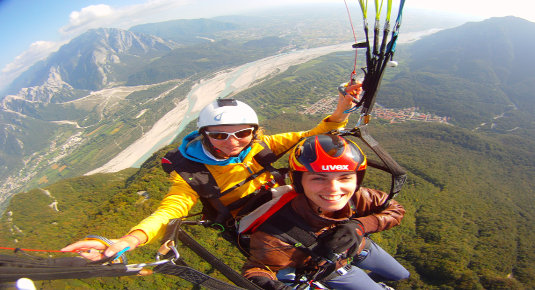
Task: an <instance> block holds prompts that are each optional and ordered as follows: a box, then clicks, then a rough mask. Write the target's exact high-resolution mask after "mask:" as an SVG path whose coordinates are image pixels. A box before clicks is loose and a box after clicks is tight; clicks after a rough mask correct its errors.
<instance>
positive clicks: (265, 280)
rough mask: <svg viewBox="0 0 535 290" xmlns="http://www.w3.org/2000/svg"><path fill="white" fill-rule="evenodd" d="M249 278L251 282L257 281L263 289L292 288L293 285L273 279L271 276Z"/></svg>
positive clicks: (289, 289) (288, 289) (287, 289)
mask: <svg viewBox="0 0 535 290" xmlns="http://www.w3.org/2000/svg"><path fill="white" fill-rule="evenodd" d="M249 280H251V282H253V283H255V284H256V285H258V286H260V287H262V289H265V290H291V289H293V288H292V287H290V286H288V285H286V284H284V283H282V282H281V281H278V280H272V279H271V278H269V277H266V276H253V277H250V278H249Z"/></svg>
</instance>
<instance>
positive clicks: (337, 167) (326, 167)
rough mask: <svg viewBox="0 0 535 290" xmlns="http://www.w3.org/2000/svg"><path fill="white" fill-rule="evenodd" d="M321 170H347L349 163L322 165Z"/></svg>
mask: <svg viewBox="0 0 535 290" xmlns="http://www.w3.org/2000/svg"><path fill="white" fill-rule="evenodd" d="M321 170H349V165H322V166H321Z"/></svg>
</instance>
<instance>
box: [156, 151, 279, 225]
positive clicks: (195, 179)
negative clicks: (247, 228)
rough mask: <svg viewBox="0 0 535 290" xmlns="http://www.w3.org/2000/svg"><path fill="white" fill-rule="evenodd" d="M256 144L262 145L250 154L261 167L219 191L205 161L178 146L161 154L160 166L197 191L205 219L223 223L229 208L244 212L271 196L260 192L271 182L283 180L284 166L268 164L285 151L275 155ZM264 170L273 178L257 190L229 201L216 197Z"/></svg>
mask: <svg viewBox="0 0 535 290" xmlns="http://www.w3.org/2000/svg"><path fill="white" fill-rule="evenodd" d="M260 145H261V146H262V147H263V149H262V150H261V151H260V152H258V153H257V154H256V155H255V156H254V157H253V158H254V159H255V160H256V162H258V164H260V165H261V166H262V167H263V168H262V169H261V170H260V171H258V172H256V173H252V174H251V175H250V176H248V177H247V178H246V179H244V180H242V181H241V182H239V183H237V184H236V185H234V186H232V187H230V188H228V189H226V190H225V191H221V188H220V187H219V185H218V184H217V182H216V180H215V178H214V177H213V175H212V174H211V173H210V171H209V170H208V168H206V165H205V164H203V163H199V162H195V161H192V160H190V159H188V158H186V157H184V156H183V155H182V153H181V152H180V151H179V150H178V148H177V149H173V150H171V151H169V152H167V154H165V156H164V157H163V158H162V168H163V170H164V171H165V172H167V173H171V172H172V171H175V172H176V173H177V174H178V175H180V177H182V179H184V181H186V183H187V184H188V185H189V186H190V187H191V188H192V189H193V190H194V191H195V192H197V194H199V197H200V199H201V202H202V204H203V211H202V213H203V214H204V218H205V219H207V220H211V221H214V222H215V223H218V224H221V225H227V223H228V221H229V220H232V215H231V213H230V212H231V211H232V210H235V209H239V208H241V210H240V212H239V213H238V215H244V214H246V213H248V212H250V211H252V210H254V209H255V208H256V207H257V206H259V205H261V204H263V203H264V202H266V201H268V200H270V199H271V195H270V194H269V195H267V194H261V193H265V192H266V191H267V190H268V189H269V188H271V187H273V186H274V185H275V184H279V185H284V184H285V182H284V175H285V174H286V172H287V169H276V168H274V167H273V166H272V163H274V162H275V161H277V160H278V159H279V158H280V157H281V156H282V155H284V154H285V153H286V152H284V153H282V154H281V155H279V156H277V155H275V153H273V151H272V150H271V149H270V148H269V147H268V146H267V144H266V143H265V142H263V141H262V142H260ZM266 172H269V173H270V174H271V175H272V176H273V179H271V180H270V181H269V182H268V183H266V184H264V185H263V186H262V187H261V188H259V189H258V190H257V191H255V192H253V193H252V194H249V195H248V196H246V197H244V198H241V199H239V200H237V201H235V202H233V203H231V204H229V205H226V206H225V205H223V203H222V202H221V200H220V198H221V197H222V196H224V195H225V194H227V193H229V192H232V191H233V190H236V189H237V188H239V187H240V186H242V185H244V184H246V183H248V182H250V181H252V180H254V179H255V178H257V177H258V176H260V175H262V174H264V173H266Z"/></svg>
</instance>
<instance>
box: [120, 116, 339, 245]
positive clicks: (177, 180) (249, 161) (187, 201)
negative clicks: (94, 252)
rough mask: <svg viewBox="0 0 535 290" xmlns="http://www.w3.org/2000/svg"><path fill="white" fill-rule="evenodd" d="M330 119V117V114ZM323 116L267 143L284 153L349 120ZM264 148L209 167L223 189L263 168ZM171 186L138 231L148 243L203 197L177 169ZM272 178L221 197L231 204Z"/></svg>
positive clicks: (268, 138)
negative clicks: (309, 127) (304, 139)
mask: <svg viewBox="0 0 535 290" xmlns="http://www.w3.org/2000/svg"><path fill="white" fill-rule="evenodd" d="M327 118H328V117H327ZM327 118H325V119H323V120H322V121H321V122H320V123H319V124H318V125H317V126H316V127H315V128H313V129H312V130H310V131H301V132H290V133H282V134H276V135H269V136H262V140H263V141H264V143H265V144H266V145H267V146H268V147H269V148H270V149H271V150H272V151H273V153H275V154H279V153H282V152H284V151H286V150H287V149H289V148H290V147H292V146H293V145H295V144H296V143H297V142H298V141H299V139H301V138H302V137H308V136H313V135H317V134H321V133H326V132H328V131H331V130H335V129H339V128H342V127H343V126H345V124H346V123H347V122H342V123H336V122H327V121H326V119H327ZM262 149H263V147H262V145H261V144H260V143H259V142H255V143H253V145H252V146H251V151H250V152H249V154H247V156H246V157H245V158H244V160H243V162H242V163H234V164H229V165H225V166H218V165H206V168H207V169H208V170H209V171H210V173H211V174H212V175H213V177H214V179H215V180H216V182H217V185H218V186H219V188H220V189H221V191H222V192H223V191H225V190H226V189H227V188H230V187H232V186H233V185H235V184H237V183H239V182H241V181H242V180H244V179H246V178H247V177H249V176H250V175H251V174H253V173H255V172H258V171H260V170H262V168H263V167H262V166H261V165H260V164H258V163H257V162H256V160H254V158H253V157H254V156H255V155H256V154H257V153H258V152H260V151H261V150H262ZM170 178H171V182H172V185H171V188H170V190H169V193H168V194H167V195H166V196H165V197H164V199H163V200H162V202H161V203H160V206H159V207H158V209H157V210H156V211H155V212H154V213H153V214H151V215H150V216H149V217H147V218H145V219H144V220H142V221H141V222H140V223H139V224H138V225H137V226H135V227H133V228H132V229H131V230H130V232H132V231H134V230H141V231H143V232H144V233H145V234H146V235H147V237H148V240H147V243H149V242H151V241H153V240H154V239H157V238H159V237H161V236H162V235H163V234H164V233H165V229H166V225H167V223H168V222H169V221H170V220H171V219H175V218H180V217H183V216H186V215H187V214H188V212H189V210H190V209H191V208H192V207H193V205H194V204H195V203H196V202H197V200H198V199H199V195H198V194H197V193H196V192H195V191H194V190H193V189H192V188H191V187H190V186H189V185H188V184H187V183H186V181H184V179H182V177H181V176H180V175H179V174H177V173H176V172H175V171H173V172H171V174H170ZM271 179H272V176H271V174H270V173H269V172H266V173H264V174H261V175H260V176H258V177H257V178H255V179H254V180H252V181H250V182H248V183H246V184H244V185H242V186H241V187H239V188H237V189H235V190H234V191H232V192H230V193H227V194H225V195H224V196H222V197H221V198H220V200H221V202H222V203H223V204H224V205H228V204H230V203H232V202H234V201H236V200H238V199H240V198H242V197H244V196H247V195H249V194H251V193H253V192H254V191H256V190H257V189H258V188H259V187H260V186H262V185H263V184H265V183H267V182H268V181H269V180H271Z"/></svg>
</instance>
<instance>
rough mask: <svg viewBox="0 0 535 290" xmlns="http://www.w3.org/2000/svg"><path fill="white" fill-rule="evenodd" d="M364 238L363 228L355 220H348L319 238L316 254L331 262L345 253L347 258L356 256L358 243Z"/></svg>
mask: <svg viewBox="0 0 535 290" xmlns="http://www.w3.org/2000/svg"><path fill="white" fill-rule="evenodd" d="M363 238H364V226H363V225H362V223H361V222H359V221H357V220H349V221H347V222H344V223H340V224H338V225H337V226H336V227H335V228H333V229H331V230H329V231H327V232H326V233H325V234H323V235H321V236H320V237H319V243H318V244H319V245H318V252H319V254H320V255H321V256H323V257H325V258H327V259H329V260H331V261H333V262H334V260H337V259H336V257H337V256H338V255H341V254H343V253H345V252H346V251H347V253H346V256H347V257H352V256H355V255H356V254H357V251H358V249H359V246H360V243H361V242H362V239H363Z"/></svg>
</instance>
